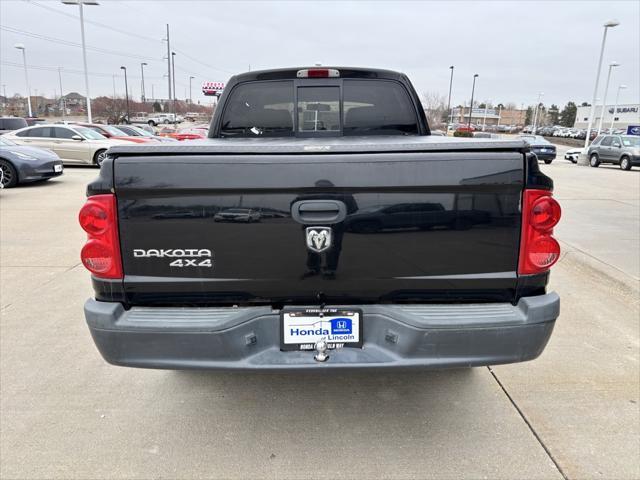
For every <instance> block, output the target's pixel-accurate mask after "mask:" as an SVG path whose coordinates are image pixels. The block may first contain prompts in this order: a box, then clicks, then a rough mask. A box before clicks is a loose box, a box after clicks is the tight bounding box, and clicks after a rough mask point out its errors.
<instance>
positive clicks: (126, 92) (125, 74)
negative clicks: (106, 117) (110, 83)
mask: <svg viewBox="0 0 640 480" xmlns="http://www.w3.org/2000/svg"><path fill="white" fill-rule="evenodd" d="M120 70H124V95H125V97H126V99H127V123H129V118H130V117H129V86H128V85H127V67H120Z"/></svg>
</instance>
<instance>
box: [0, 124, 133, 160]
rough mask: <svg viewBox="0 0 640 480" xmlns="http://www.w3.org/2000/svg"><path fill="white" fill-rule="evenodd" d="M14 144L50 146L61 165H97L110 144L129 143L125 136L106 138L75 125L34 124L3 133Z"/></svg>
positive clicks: (104, 155) (89, 129) (105, 154)
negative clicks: (122, 137) (121, 137)
mask: <svg viewBox="0 0 640 480" xmlns="http://www.w3.org/2000/svg"><path fill="white" fill-rule="evenodd" d="M5 136H6V137H7V138H8V139H10V140H12V141H13V142H15V143H17V144H18V145H29V146H32V147H40V148H48V149H49V150H53V151H54V152H55V153H56V154H58V156H59V157H60V159H61V160H62V163H64V164H65V165H68V164H71V165H74V164H75V165H83V164H84V165H87V164H88V165H98V166H100V165H101V164H102V161H103V160H104V159H105V158H106V156H107V150H108V149H109V147H112V146H114V145H131V142H129V141H127V140H117V139H108V138H106V137H104V136H102V135H100V134H99V133H98V132H96V131H95V130H92V129H91V128H87V127H82V126H79V125H62V124H55V125H34V126H33V127H26V128H21V129H20V130H14V131H13V132H10V133H7V134H5Z"/></svg>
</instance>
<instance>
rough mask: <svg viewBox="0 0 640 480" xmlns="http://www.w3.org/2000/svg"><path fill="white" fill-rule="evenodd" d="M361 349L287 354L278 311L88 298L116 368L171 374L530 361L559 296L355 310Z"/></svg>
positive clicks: (94, 326) (88, 312) (91, 317)
mask: <svg viewBox="0 0 640 480" xmlns="http://www.w3.org/2000/svg"><path fill="white" fill-rule="evenodd" d="M358 308H359V309H361V310H362V311H363V318H364V322H363V335H364V345H363V348H361V349H360V348H342V349H338V350H333V351H330V357H329V360H327V361H326V362H323V363H320V362H317V361H315V360H314V359H313V355H314V352H309V351H306V352H300V351H294V352H283V351H281V350H280V323H279V322H280V315H279V312H278V311H277V310H273V309H271V307H268V306H266V307H248V308H174V307H171V308H146V307H145V308H143V307H134V308H131V309H130V310H125V309H124V308H123V306H122V305H121V304H120V303H110V302H98V301H96V300H93V299H90V300H87V302H86V304H85V307H84V311H85V317H86V320H87V324H88V325H89V329H90V331H91V335H92V336H93V339H94V341H95V343H96V345H97V347H98V349H99V350H100V353H101V354H102V356H103V357H104V358H105V360H106V361H108V362H109V363H112V364H114V365H124V366H131V367H144V368H166V369H198V368H204V369H241V370H298V369H307V370H308V369H316V370H324V369H334V368H394V367H401V368H402V367H404V368H411V367H417V368H441V367H461V366H480V365H495V364H501V363H514V362H522V361H526V360H532V359H534V358H536V357H538V356H539V355H540V354H541V353H542V351H543V350H544V348H545V346H546V344H547V341H548V340H549V337H550V335H551V332H552V331H553V327H554V324H555V320H556V318H557V317H558V315H559V311H560V299H559V297H558V295H557V294H556V293H549V294H546V295H540V296H536V297H525V298H522V299H520V301H519V302H518V304H517V305H515V306H513V305H511V304H508V303H490V304H440V305H358Z"/></svg>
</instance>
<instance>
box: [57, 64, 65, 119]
mask: <svg viewBox="0 0 640 480" xmlns="http://www.w3.org/2000/svg"><path fill="white" fill-rule="evenodd" d="M58 80H59V81H60V101H61V103H62V120H64V115H65V113H66V112H65V110H66V109H67V106H66V105H65V102H64V92H63V91H62V67H58Z"/></svg>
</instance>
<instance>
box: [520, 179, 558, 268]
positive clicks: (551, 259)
mask: <svg viewBox="0 0 640 480" xmlns="http://www.w3.org/2000/svg"><path fill="white" fill-rule="evenodd" d="M551 195H552V194H551V192H549V191H547V190H525V191H524V194H523V196H522V234H521V237H520V258H519V260H518V273H519V274H520V275H532V274H536V273H543V272H546V271H547V270H549V269H550V268H551V266H552V265H553V264H554V263H556V262H557V261H558V258H560V244H559V243H558V241H557V240H556V239H555V238H553V237H552V236H551V234H552V233H553V227H555V226H556V225H557V224H558V222H559V221H560V216H561V209H560V205H559V204H558V202H557V201H556V200H555V199H554V198H553V197H552V196H551Z"/></svg>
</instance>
